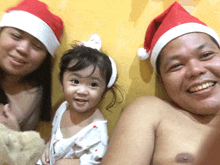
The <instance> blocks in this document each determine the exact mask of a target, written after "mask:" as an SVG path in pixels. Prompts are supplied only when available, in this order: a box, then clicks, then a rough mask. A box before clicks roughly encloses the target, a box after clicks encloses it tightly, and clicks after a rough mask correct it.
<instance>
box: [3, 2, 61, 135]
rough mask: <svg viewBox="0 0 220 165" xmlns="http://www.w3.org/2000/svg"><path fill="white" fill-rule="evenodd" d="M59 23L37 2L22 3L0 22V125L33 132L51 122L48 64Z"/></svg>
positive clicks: (59, 29) (56, 46) (54, 49)
mask: <svg viewBox="0 0 220 165" xmlns="http://www.w3.org/2000/svg"><path fill="white" fill-rule="evenodd" d="M62 31H63V22H62V20H61V19H60V18H59V17H58V16H56V15H54V14H52V13H51V12H50V11H49V10H48V8H47V5H46V4H44V3H43V2H40V1H38V0H24V1H22V2H21V3H19V4H18V5H17V6H15V7H13V8H10V9H8V10H7V11H6V12H5V13H4V14H3V16H2V19H1V20H0V59H1V61H0V76H1V85H0V102H1V103H2V104H1V114H0V122H1V123H3V124H5V125H6V126H8V127H9V128H11V129H14V130H21V131H25V130H34V129H35V128H36V125H37V123H38V121H39V120H42V121H49V120H50V119H51V97H50V94H51V63H52V56H54V54H55V51H56V49H57V48H58V47H59V45H60V37H61V34H62Z"/></svg>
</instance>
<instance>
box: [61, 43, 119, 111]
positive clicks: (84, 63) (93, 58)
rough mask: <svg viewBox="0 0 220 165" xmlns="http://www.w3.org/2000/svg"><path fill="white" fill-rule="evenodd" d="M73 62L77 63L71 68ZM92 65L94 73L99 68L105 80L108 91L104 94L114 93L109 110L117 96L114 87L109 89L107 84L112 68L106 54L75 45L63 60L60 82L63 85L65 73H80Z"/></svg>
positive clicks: (65, 54)
mask: <svg viewBox="0 0 220 165" xmlns="http://www.w3.org/2000/svg"><path fill="white" fill-rule="evenodd" d="M72 61H76V63H75V64H74V65H73V66H69V64H70V62H72ZM91 65H92V66H94V68H93V72H94V71H95V69H96V67H98V68H99V70H100V74H101V76H102V77H103V78H104V79H105V82H106V90H105V92H104V94H105V93H106V92H107V91H108V90H112V92H113V100H112V102H111V103H110V104H109V105H108V106H107V109H109V108H110V107H112V106H113V105H114V104H115V103H116V100H117V99H116V97H117V96H116V92H115V91H114V90H113V87H111V88H107V84H108V82H109V80H110V78H111V75H112V67H111V61H110V59H109V57H108V56H107V55H106V54H104V53H102V52H100V51H98V50H96V49H92V48H89V47H85V46H83V45H80V46H78V45H73V47H72V48H71V49H69V50H67V52H66V53H64V55H63V56H62V58H61V62H60V73H59V78H60V82H61V84H62V83H63V74H64V72H65V71H67V70H68V71H78V70H82V69H84V68H87V67H89V66H91ZM93 72H92V73H91V75H92V74H93Z"/></svg>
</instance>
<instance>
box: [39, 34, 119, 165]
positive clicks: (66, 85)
mask: <svg viewBox="0 0 220 165" xmlns="http://www.w3.org/2000/svg"><path fill="white" fill-rule="evenodd" d="M91 47H92V48H91ZM100 47H101V40H100V38H99V36H98V35H92V37H91V38H90V40H89V41H88V42H81V43H80V44H78V45H77V46H75V47H73V48H72V49H70V50H68V51H67V52H66V53H65V54H64V55H63V57H62V58H61V65H60V83H61V87H62V91H63V93H64V96H65V99H66V101H65V102H63V103H62V104H61V106H60V107H59V108H58V110H57V111H56V114H55V116H54V119H53V128H52V136H51V140H50V141H49V142H48V143H47V147H46V149H45V151H44V153H43V154H42V158H41V161H42V163H43V164H49V162H50V164H54V163H55V162H56V161H57V160H60V159H65V160H64V161H66V160H67V161H70V162H76V164H83V165H90V164H99V163H100V161H101V158H102V157H103V156H104V153H105V151H106V149H107V144H108V132H107V121H106V119H105V118H104V117H103V115H102V113H101V112H100V110H99V109H98V108H97V105H98V103H99V102H100V101H101V100H102V98H103V97H104V95H105V94H106V92H107V91H108V90H109V89H112V88H113V85H114V83H115V81H116V77H117V69H116V65H115V63H114V61H113V60H112V58H110V57H108V56H107V55H106V54H104V53H101V52H99V49H100ZM95 48H96V49H95ZM97 49H98V50H97ZM48 154H49V156H48ZM68 159H69V160H68ZM61 161H62V160H61Z"/></svg>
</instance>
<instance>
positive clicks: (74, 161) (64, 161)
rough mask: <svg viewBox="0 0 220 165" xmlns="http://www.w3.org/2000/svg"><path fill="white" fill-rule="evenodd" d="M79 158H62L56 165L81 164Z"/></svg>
mask: <svg viewBox="0 0 220 165" xmlns="http://www.w3.org/2000/svg"><path fill="white" fill-rule="evenodd" d="M79 164H80V162H79V159H60V160H58V161H56V163H55V164H54V165H79Z"/></svg>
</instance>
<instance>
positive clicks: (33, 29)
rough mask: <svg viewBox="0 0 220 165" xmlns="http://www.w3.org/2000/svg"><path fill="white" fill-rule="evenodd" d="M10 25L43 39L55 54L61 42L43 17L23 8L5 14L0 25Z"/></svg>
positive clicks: (50, 51)
mask: <svg viewBox="0 0 220 165" xmlns="http://www.w3.org/2000/svg"><path fill="white" fill-rule="evenodd" d="M4 26H9V27H14V28H17V29H20V30H23V31H25V32H27V33H29V34H31V35H32V36H34V37H36V38H37V39H38V40H39V41H41V42H42V43H43V44H44V46H45V47H46V48H47V50H48V52H49V53H50V54H51V55H52V56H53V55H54V53H55V51H56V50H57V48H58V47H59V45H60V43H59V41H58V39H57V37H56V35H55V34H54V32H53V30H52V29H51V28H50V26H48V25H47V24H46V23H45V22H44V21H43V20H42V19H40V18H38V17H36V16H35V15H33V14H31V13H29V12H25V11H22V10H14V11H10V12H6V13H4V14H3V16H2V19H1V20H0V27H4Z"/></svg>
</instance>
